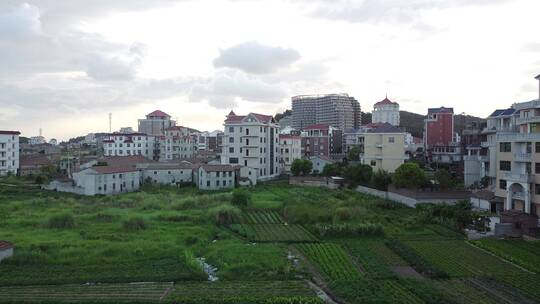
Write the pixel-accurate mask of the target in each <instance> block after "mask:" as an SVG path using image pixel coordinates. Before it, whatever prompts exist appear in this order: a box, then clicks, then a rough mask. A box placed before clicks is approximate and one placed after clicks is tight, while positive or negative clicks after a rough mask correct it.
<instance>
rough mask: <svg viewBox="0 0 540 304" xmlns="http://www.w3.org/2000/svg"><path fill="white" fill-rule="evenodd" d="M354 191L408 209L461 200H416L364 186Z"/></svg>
mask: <svg viewBox="0 0 540 304" xmlns="http://www.w3.org/2000/svg"><path fill="white" fill-rule="evenodd" d="M356 191H358V192H361V193H365V194H370V195H373V196H376V197H380V198H383V199H388V200H391V201H394V202H398V203H402V204H405V205H407V206H409V207H415V206H416V204H421V203H434V204H443V203H447V204H455V203H457V202H459V201H460V200H463V198H462V197H456V198H452V197H445V198H436V197H429V198H428V197H426V198H417V197H411V196H406V195H403V194H400V193H395V192H390V191H380V190H377V189H373V188H368V187H364V186H358V187H357V188H356Z"/></svg>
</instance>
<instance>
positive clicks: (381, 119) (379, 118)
mask: <svg viewBox="0 0 540 304" xmlns="http://www.w3.org/2000/svg"><path fill="white" fill-rule="evenodd" d="M371 122H372V123H385V122H387V123H389V124H391V125H393V126H396V127H397V126H399V104H398V103H397V102H393V101H391V100H390V99H388V97H385V98H384V99H383V100H382V101H379V102H377V103H375V104H374V105H373V112H372V113H371Z"/></svg>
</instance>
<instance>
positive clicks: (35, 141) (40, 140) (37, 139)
mask: <svg viewBox="0 0 540 304" xmlns="http://www.w3.org/2000/svg"><path fill="white" fill-rule="evenodd" d="M29 143H30V144H31V145H41V144H45V143H47V141H46V140H45V137H43V136H41V135H39V136H32V137H30V140H29Z"/></svg>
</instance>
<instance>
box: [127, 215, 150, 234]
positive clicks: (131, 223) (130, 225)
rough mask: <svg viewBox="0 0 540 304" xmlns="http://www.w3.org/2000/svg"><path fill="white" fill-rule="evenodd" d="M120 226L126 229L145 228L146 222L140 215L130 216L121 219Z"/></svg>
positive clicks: (136, 229)
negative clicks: (126, 218) (123, 219)
mask: <svg viewBox="0 0 540 304" xmlns="http://www.w3.org/2000/svg"><path fill="white" fill-rule="evenodd" d="M122 227H124V229H126V230H128V231H138V230H144V229H146V223H145V221H144V219H143V218H141V217H132V218H130V219H128V220H125V221H123V222H122Z"/></svg>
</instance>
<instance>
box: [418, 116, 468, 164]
mask: <svg viewBox="0 0 540 304" xmlns="http://www.w3.org/2000/svg"><path fill="white" fill-rule="evenodd" d="M424 122H425V125H424V148H425V151H426V156H427V160H428V161H435V162H442V163H455V162H460V161H461V160H462V150H461V145H460V143H459V136H457V134H455V133H454V109H453V108H445V107H440V108H430V109H428V115H427V117H426V119H425V121H424Z"/></svg>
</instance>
